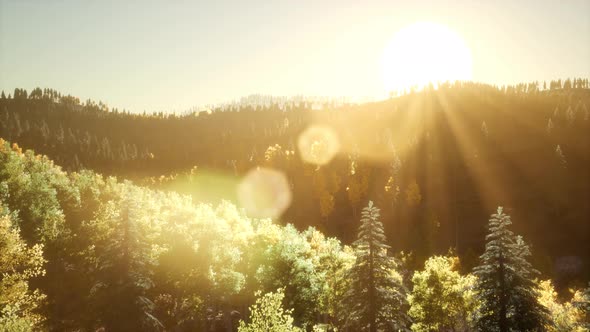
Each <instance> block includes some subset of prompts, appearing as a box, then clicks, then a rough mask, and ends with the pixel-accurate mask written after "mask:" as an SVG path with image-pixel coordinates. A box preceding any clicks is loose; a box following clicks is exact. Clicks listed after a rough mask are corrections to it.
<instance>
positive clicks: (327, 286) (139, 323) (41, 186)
mask: <svg viewBox="0 0 590 332" xmlns="http://www.w3.org/2000/svg"><path fill="white" fill-rule="evenodd" d="M0 209H1V210H0V262H1V263H2V264H1V265H0V268H1V269H2V271H1V272H2V275H1V279H0V330H2V331H36V330H59V331H96V330H100V329H104V330H107V331H195V330H197V331H238V330H239V331H300V330H308V331H311V330H313V331H331V330H333V329H334V328H339V330H347V329H348V330H349V331H352V330H354V331H365V330H366V331H398V330H409V329H411V330H413V331H440V330H447V329H452V330H463V331H471V330H474V329H475V328H476V327H478V328H480V329H483V330H491V331H508V330H518V331H525V330H534V329H535V328H537V329H548V330H551V331H566V330H567V331H570V330H571V331H584V328H586V327H585V326H587V324H588V321H587V318H588V316H587V309H588V303H589V302H590V296H589V295H588V294H589V290H584V289H580V290H577V291H575V294H574V295H573V297H572V298H571V301H568V302H563V301H561V300H559V299H558V298H557V296H556V293H555V291H554V289H553V286H552V284H551V282H550V281H545V282H540V283H539V282H536V281H535V279H534V277H535V275H534V269H533V268H532V265H531V263H530V262H529V261H528V258H529V255H530V252H529V249H528V246H527V245H526V244H525V243H524V241H523V240H522V238H521V237H518V236H516V235H514V233H512V231H510V230H509V228H508V226H509V225H510V222H509V221H510V217H509V216H507V215H506V214H504V213H503V210H502V209H501V208H499V209H498V213H497V214H494V215H493V216H492V218H491V220H490V223H489V232H490V233H489V235H488V237H487V239H486V240H487V244H486V250H485V252H484V254H483V255H482V257H481V260H480V262H479V265H478V266H477V268H476V269H475V270H474V271H475V272H474V274H470V273H468V272H464V274H460V273H459V268H458V259H457V258H456V257H452V256H450V257H443V256H436V257H432V258H430V259H428V260H427V262H426V264H425V267H424V269H423V270H420V269H417V270H416V271H412V269H411V268H410V267H409V266H408V264H407V261H405V260H397V259H394V258H393V256H392V255H393V250H392V248H391V247H390V246H388V245H387V244H386V237H385V233H384V230H383V224H382V223H381V221H380V219H381V218H380V213H379V209H378V208H377V207H376V206H375V205H374V204H373V203H372V202H369V204H368V206H367V207H365V208H364V209H363V211H362V213H361V224H360V227H359V233H358V239H357V241H356V242H354V243H353V246H352V247H348V246H343V245H342V244H341V243H340V242H339V241H338V240H336V239H335V238H326V237H325V236H324V235H323V234H322V233H321V232H319V231H318V230H316V229H314V228H309V229H307V230H304V231H299V230H297V229H296V228H295V227H293V226H291V225H287V226H281V225H278V224H276V223H274V222H273V221H271V220H269V219H251V218H249V217H248V216H246V215H245V214H244V213H243V212H242V211H240V210H239V209H237V208H236V207H235V206H234V205H233V204H231V203H229V202H222V203H221V204H219V205H217V206H213V205H211V204H207V203H198V202H193V200H192V199H191V197H190V196H183V195H179V194H176V193H173V192H163V191H157V190H153V189H148V188H144V187H139V186H136V185H133V184H132V183H130V182H128V181H118V180H117V179H116V178H114V177H103V176H101V175H98V174H96V173H94V172H92V171H81V172H71V173H67V172H64V171H62V170H61V168H60V167H58V166H56V165H54V164H53V162H52V161H51V160H50V159H48V158H47V157H45V156H41V155H35V154H34V153H33V152H32V151H30V150H28V151H26V152H23V151H22V149H21V148H20V147H19V146H18V145H17V144H12V145H10V144H9V143H8V142H6V141H3V140H2V141H1V142H0ZM495 260H500V262H496V261H495ZM412 273H413V276H412ZM408 275H410V277H409V278H408V277H407V276H408ZM405 276H406V277H405ZM499 299H502V300H501V301H499ZM496 307H497V308H496ZM248 308H249V309H248ZM585 324H586V325H585Z"/></svg>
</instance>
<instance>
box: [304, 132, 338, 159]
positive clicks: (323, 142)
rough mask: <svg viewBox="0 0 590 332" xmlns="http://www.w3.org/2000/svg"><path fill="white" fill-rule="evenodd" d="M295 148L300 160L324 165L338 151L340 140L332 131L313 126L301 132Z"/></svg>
mask: <svg viewBox="0 0 590 332" xmlns="http://www.w3.org/2000/svg"><path fill="white" fill-rule="evenodd" d="M297 147H298V149H299V154H300V155H301V159H303V160H304V161H305V162H307V163H310V164H315V165H325V164H327V163H329V162H330V161H331V160H332V158H334V157H335V156H336V154H337V153H338V151H339V150H340V140H339V139H338V134H337V133H336V132H335V131H334V129H332V128H330V127H326V126H320V125H315V126H311V127H309V128H307V129H305V131H303V132H302V133H301V134H300V135H299V138H298V141H297Z"/></svg>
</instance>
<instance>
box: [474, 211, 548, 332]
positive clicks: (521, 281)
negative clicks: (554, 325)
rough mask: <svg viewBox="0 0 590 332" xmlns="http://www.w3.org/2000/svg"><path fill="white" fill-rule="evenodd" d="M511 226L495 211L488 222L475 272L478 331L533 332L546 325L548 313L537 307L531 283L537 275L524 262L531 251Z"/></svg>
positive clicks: (508, 220) (509, 222)
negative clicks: (477, 299)
mask: <svg viewBox="0 0 590 332" xmlns="http://www.w3.org/2000/svg"><path fill="white" fill-rule="evenodd" d="M511 224H512V221H511V220H510V216H509V215H506V214H504V211H503V209H502V207H498V210H497V213H495V214H493V215H492V217H491V219H490V221H489V225H488V228H489V234H488V235H487V236H486V241H487V243H486V246H485V252H484V253H483V255H481V256H480V260H481V262H480V265H479V266H477V267H476V268H475V270H474V271H475V275H476V276H477V277H478V282H477V292H478V297H479V299H480V301H481V307H480V308H481V309H480V316H479V320H478V322H477V325H478V329H479V330H481V331H494V332H495V331H499V332H508V331H536V330H542V328H543V326H544V325H545V324H546V321H547V310H546V308H545V307H543V306H542V305H541V304H540V303H539V300H538V299H539V289H538V287H537V286H536V284H535V283H534V281H533V280H532V278H533V277H534V275H535V274H536V273H538V272H537V271H536V270H534V269H533V268H532V266H531V264H530V263H529V262H528V261H527V260H526V258H527V257H528V256H530V250H529V248H528V246H527V245H526V244H525V243H524V241H523V240H522V238H520V237H517V236H515V235H514V233H513V232H512V231H511V230H510V229H509V228H508V227H509V226H510V225H511Z"/></svg>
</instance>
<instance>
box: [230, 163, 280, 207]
mask: <svg viewBox="0 0 590 332" xmlns="http://www.w3.org/2000/svg"><path fill="white" fill-rule="evenodd" d="M237 194H238V201H239V202H240V205H241V206H242V207H243V208H245V209H246V212H247V213H248V215H250V216H252V217H256V218H278V217H280V216H281V214H282V213H283V212H284V211H285V210H286V209H287V208H288V207H289V205H290V204H291V189H290V187H289V182H288V181H287V178H286V177H285V175H284V174H283V173H282V172H280V171H277V170H274V169H270V168H264V167H261V168H255V169H252V170H250V171H249V172H248V173H247V174H246V176H245V177H244V178H243V179H242V181H241V182H240V184H239V185H238V188H237Z"/></svg>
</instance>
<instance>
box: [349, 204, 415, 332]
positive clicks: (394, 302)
mask: <svg viewBox="0 0 590 332" xmlns="http://www.w3.org/2000/svg"><path fill="white" fill-rule="evenodd" d="M385 242H386V240H385V233H384V231H383V224H382V223H381V222H380V221H379V209H378V208H377V207H375V206H373V202H372V201H370V202H369V205H368V206H367V207H365V208H364V209H363V211H362V214H361V226H360V229H359V234H358V239H357V240H356V241H355V242H354V247H355V255H356V261H355V263H354V264H353V266H352V267H351V269H350V270H349V271H348V273H347V275H346V278H347V279H348V280H349V282H350V285H349V287H348V290H347V291H346V293H345V294H344V298H343V301H342V303H341V304H342V310H341V312H340V314H341V315H343V321H344V325H345V326H347V327H352V328H353V329H354V330H356V331H370V332H375V331H378V330H379V331H398V330H400V329H406V327H407V323H408V318H407V315H406V314H405V311H406V310H405V306H406V302H405V301H406V300H405V298H406V296H405V293H406V292H405V288H404V286H403V284H402V278H401V276H400V275H399V274H398V273H397V272H396V270H395V268H396V263H395V261H394V259H393V257H390V256H388V254H387V250H388V249H389V248H390V247H389V246H388V245H386V244H385Z"/></svg>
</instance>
